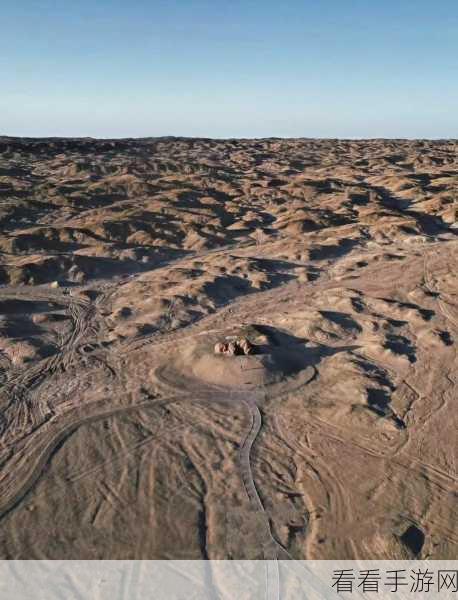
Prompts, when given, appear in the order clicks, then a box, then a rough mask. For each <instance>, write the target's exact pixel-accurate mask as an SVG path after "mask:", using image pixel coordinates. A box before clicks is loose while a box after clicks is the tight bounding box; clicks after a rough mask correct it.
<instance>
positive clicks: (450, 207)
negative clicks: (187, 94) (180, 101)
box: [0, 137, 458, 559]
mask: <svg viewBox="0 0 458 600" xmlns="http://www.w3.org/2000/svg"><path fill="white" fill-rule="evenodd" d="M457 201H458V143H457V142H455V141H422V140H417V141H402V140H367V141H338V140H311V139H297V140H281V139H265V140H225V141H216V140H207V139H181V138H160V139H141V140H115V141H112V140H99V141H97V140H91V139H43V140H37V139H16V138H6V137H3V138H0V223H1V228H0V384H1V395H0V411H1V412H0V557H1V558H5V559H32V558H34V559H37V558H49V559H62V558H65V559H76V558H79V559H82V558H84V559H95V558H103V559H169V558H175V559H184V558H186V559H198V558H210V559H227V558H228V559H233V558H238V559H253V558H254V559H258V558H267V559H278V558H284V559H288V558H290V559H332V558H341V559H344V558H345V559H354V558H359V559H395V558H416V557H419V558H433V559H438V558H456V556H457V554H458V527H457V507H458V503H457V491H458V488H457V475H458V473H457V462H458V461H457V420H458V416H457V415H458V411H457V397H456V384H457V357H456V339H457V336H458V296H457V294H458V284H457V279H456V272H457V265H458V262H457V258H458V246H457V241H458V237H457V233H458V228H457V208H458V206H457V205H458V202H457ZM240 335H243V336H245V337H247V338H248V339H249V340H250V341H251V342H252V343H253V344H254V346H255V349H256V353H255V354H253V355H250V356H230V357H229V356H222V355H219V356H217V355H215V354H214V353H213V348H214V345H215V343H217V342H225V341H227V340H228V339H229V340H230V339H231V338H233V337H234V336H240Z"/></svg>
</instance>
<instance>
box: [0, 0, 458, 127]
mask: <svg viewBox="0 0 458 600" xmlns="http://www.w3.org/2000/svg"><path fill="white" fill-rule="evenodd" d="M0 23H1V31H2V33H1V36H0V135H1V134H5V135H23V136H94V137H127V136H133V137H137V136H139V137H142V136H158V135H186V136H208V137H264V136H285V137H301V136H306V137H433V138H434V137H454V138H457V137H458V110H457V108H458V3H457V2H456V0H441V1H436V2H432V1H431V0H427V1H426V0H416V1H413V0H412V1H411V0H396V1H394V0H383V1H382V0H379V1H375V0H373V1H371V0H364V1H363V0H347V1H345V0H327V1H324V0H323V1H320V0H315V1H311V0H308V1H307V0H303V1H301V2H299V1H296V0H288V1H287V2H283V3H281V2H278V1H277V2H273V1H270V0H264V1H262V2H261V1H260V0H257V1H253V0H251V1H250V0H244V1H242V0H232V1H231V0H226V1H224V2H222V1H218V0H213V1H210V0H183V1H177V0H167V1H157V0H130V1H127V0H111V1H109V0H92V1H89V0H78V1H75V2H63V1H62V0H60V1H57V0H54V1H51V0H42V1H33V0H20V1H19V2H15V1H13V0H4V1H3V2H2V7H1V10H0Z"/></svg>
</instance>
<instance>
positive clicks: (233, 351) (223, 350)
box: [215, 338, 254, 356]
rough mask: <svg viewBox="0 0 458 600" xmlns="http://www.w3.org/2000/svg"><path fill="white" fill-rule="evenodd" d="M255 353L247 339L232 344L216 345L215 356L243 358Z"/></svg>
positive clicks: (221, 343)
mask: <svg viewBox="0 0 458 600" xmlns="http://www.w3.org/2000/svg"><path fill="white" fill-rule="evenodd" d="M253 353H254V346H253V344H252V343H251V342H250V341H249V340H247V338H238V339H236V340H232V341H230V342H218V343H217V344H215V354H225V355H226V356H242V355H248V354H253Z"/></svg>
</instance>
